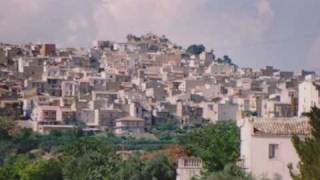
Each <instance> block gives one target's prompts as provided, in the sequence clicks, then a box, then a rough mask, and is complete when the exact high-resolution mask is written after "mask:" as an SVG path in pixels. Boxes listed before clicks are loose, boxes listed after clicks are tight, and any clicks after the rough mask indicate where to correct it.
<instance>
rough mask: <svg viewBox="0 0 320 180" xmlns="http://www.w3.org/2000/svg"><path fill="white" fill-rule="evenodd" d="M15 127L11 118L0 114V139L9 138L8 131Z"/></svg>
mask: <svg viewBox="0 0 320 180" xmlns="http://www.w3.org/2000/svg"><path fill="white" fill-rule="evenodd" d="M15 127H16V124H15V122H14V121H13V119H12V118H10V117H6V116H1V117H0V139H3V138H9V136H10V132H11V131H13V130H14V129H15Z"/></svg>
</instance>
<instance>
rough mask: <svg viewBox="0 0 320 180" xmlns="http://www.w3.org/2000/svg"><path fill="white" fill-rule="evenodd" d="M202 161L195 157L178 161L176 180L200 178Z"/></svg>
mask: <svg viewBox="0 0 320 180" xmlns="http://www.w3.org/2000/svg"><path fill="white" fill-rule="evenodd" d="M201 170H202V161H201V160H200V159H198V158H195V157H182V158H180V159H179V160H178V168H177V178H176V180H191V179H192V178H195V177H200V175H201Z"/></svg>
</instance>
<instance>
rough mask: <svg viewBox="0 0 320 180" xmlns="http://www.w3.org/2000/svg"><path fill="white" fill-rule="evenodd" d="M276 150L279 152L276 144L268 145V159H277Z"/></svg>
mask: <svg viewBox="0 0 320 180" xmlns="http://www.w3.org/2000/svg"><path fill="white" fill-rule="evenodd" d="M278 150H279V145H278V144H269V159H275V158H277V153H278Z"/></svg>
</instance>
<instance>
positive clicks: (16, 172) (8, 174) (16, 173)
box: [0, 155, 30, 180]
mask: <svg viewBox="0 0 320 180" xmlns="http://www.w3.org/2000/svg"><path fill="white" fill-rule="evenodd" d="M29 163H30V160H29V158H28V157H27V156H26V155H18V156H16V157H13V158H11V159H10V160H9V161H8V162H6V163H5V164H4V165H3V166H1V167H0V180H16V179H21V174H22V171H23V169H24V168H25V167H26V166H27V165H28V164H29Z"/></svg>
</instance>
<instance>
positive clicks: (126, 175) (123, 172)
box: [115, 155, 143, 180]
mask: <svg viewBox="0 0 320 180" xmlns="http://www.w3.org/2000/svg"><path fill="white" fill-rule="evenodd" d="M142 168H143V162H142V161H141V160H140V159H139V156H137V155H134V156H131V157H129V159H128V160H124V161H122V162H121V164H120V166H119V171H118V172H117V174H116V178H115V179H117V180H141V179H142V178H143V177H142Z"/></svg>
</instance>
